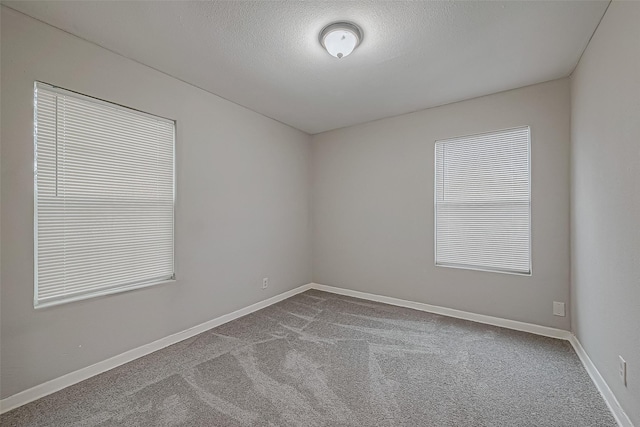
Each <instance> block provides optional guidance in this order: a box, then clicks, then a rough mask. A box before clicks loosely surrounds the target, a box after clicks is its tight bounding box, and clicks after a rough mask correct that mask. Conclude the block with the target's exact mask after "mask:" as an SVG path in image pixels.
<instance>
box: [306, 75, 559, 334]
mask: <svg viewBox="0 0 640 427" xmlns="http://www.w3.org/2000/svg"><path fill="white" fill-rule="evenodd" d="M569 108H570V92H569V80H568V79H562V80H556V81H552V82H549V83H544V84H539V85H535V86H529V87H526V88H522V89H517V90H512V91H508V92H503V93H499V94H495V95H490V96H486V97H482V98H477V99H473V100H469V101H464V102H459V103H456V104H451V105H446V106H443V107H437V108H432V109H428V110H424V111H420V112H417V113H412V114H406V115H402V116H398V117H394V118H389V119H383V120H379V121H376V122H371V123H367V124H364V125H360V126H354V127H349V128H345V129H340V130H336V131H331V132H327V133H323V134H319V135H316V136H314V137H313V140H312V141H313V142H312V160H313V183H312V186H313V189H312V192H311V193H312V197H313V214H314V225H313V239H312V241H313V259H314V267H313V279H314V282H317V283H321V284H325V285H332V286H338V287H344V288H348V289H353V290H357V291H363V292H371V293H374V294H380V295H386V296H391V297H397V298H402V299H407V300H411V301H418V302H424V303H429V304H434V305H439V306H444V307H450V308H455V309H459V310H466V311H470V312H474V313H481V314H486V315H491V316H497V317H502V318H507V319H514V320H519V321H524V322H531V323H536V324H540V325H545V326H551V327H557V328H562V329H569V326H570V325H569V317H555V316H553V315H552V305H553V304H552V302H553V301H564V302H566V303H568V302H569V270H570V268H569V258H570V255H569V145H570V143H569V138H570V111H569ZM520 125H530V126H531V138H532V154H531V158H532V159H531V161H532V203H533V205H532V206H533V207H532V211H533V215H532V226H533V275H532V276H530V277H528V276H518V275H510V274H499V273H488V272H479V271H470V270H460V269H452V268H444V267H435V266H434V245H433V227H434V226H433V179H434V165H433V162H434V158H433V151H434V141H436V140H438V139H443V138H449V137H455V136H460V135H467V134H472V133H478V132H485V131H491V130H497V129H503V128H509V127H514V126H520Z"/></svg>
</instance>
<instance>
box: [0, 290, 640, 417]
mask: <svg viewBox="0 0 640 427" xmlns="http://www.w3.org/2000/svg"><path fill="white" fill-rule="evenodd" d="M309 289H317V290H320V291H325V292H331V293H334V294H338V295H346V296H350V297H354V298H360V299H364V300H369V301H377V302H382V303H385V304H390V305H395V306H398V307H406V308H412V309H414V310H420V311H425V312H429V313H434V314H440V315H443V316H448V317H455V318H457V319H464V320H470V321H472V322H478V323H484V324H487V325H493V326H499V327H502V328H507V329H514V330H517V331H523V332H529V333H532V334H536V335H543V336H547V337H551V338H558V339H563V340H567V341H569V342H570V343H571V345H572V346H573V348H574V349H575V351H576V353H577V354H578V357H579V358H580V361H581V362H582V364H583V365H584V367H585V369H586V370H587V373H588V374H589V376H590V377H591V380H592V381H593V383H594V384H595V386H596V388H597V389H598V391H600V394H601V395H602V397H603V398H604V401H605V402H606V404H607V406H608V407H609V409H610V410H611V412H612V414H613V416H614V418H615V419H616V421H617V422H618V424H619V425H620V427H634V426H633V424H632V423H631V420H630V419H629V417H628V416H627V415H626V413H625V412H624V410H623V409H622V407H620V404H619V403H618V400H617V399H616V397H615V396H614V394H613V392H612V391H611V389H610V388H609V386H608V385H607V383H606V382H605V381H604V378H602V376H601V375H600V372H598V369H597V368H596V367H595V365H594V364H593V362H592V361H591V359H590V358H589V356H588V355H587V353H586V352H585V350H584V348H583V347H582V345H581V344H580V342H579V341H578V339H577V338H576V337H575V336H574V335H573V334H572V333H571V332H569V331H565V330H562V329H556V328H550V327H547V326H540V325H535V324H532V323H525V322H518V321H515V320H509V319H502V318H499V317H493V316H486V315H484V314H477V313H470V312H467V311H462V310H455V309H452V308H447V307H440V306H437V305H431V304H425V303H420V302H414V301H407V300H403V299H399V298H392V297H386V296H382V295H376V294H370V293H367V292H360V291H353V290H350V289H343V288H337V287H333V286H326V285H321V284H318V283H309V284H306V285H302V286H299V287H297V288H295V289H292V290H290V291H287V292H283V293H281V294H279V295H276V296H274V297H271V298H268V299H266V300H264V301H260V302H257V303H255V304H252V305H250V306H248V307H245V308H242V309H240V310H236V311H234V312H232V313H229V314H225V315H223V316H220V317H217V318H215V319H212V320H209V321H207V322H204V323H201V324H200V325H197V326H194V327H191V328H189V329H186V330H184V331H182V332H178V333H175V334H173V335H169V336H168V337H165V338H161V339H159V340H157V341H154V342H152V343H149V344H145V345H143V346H140V347H138V348H134V349H133V350H129V351H127V352H124V353H122V354H119V355H117V356H114V357H112V358H109V359H107V360H103V361H102V362H98V363H96V364H93V365H91V366H87V367H86V368H82V369H79V370H77V371H75V372H71V373H69V374H66V375H63V376H61V377H59V378H55V379H53V380H51V381H47V382H46V383H43V384H39V385H37V386H35V387H32V388H30V389H28V390H25V391H22V392H20V393H17V394H14V395H13V396H9V397H7V398H6V399H2V400H0V414H2V413H4V412H7V411H10V410H11V409H14V408H17V407H19V406H22V405H25V404H27V403H29V402H32V401H34V400H37V399H40V398H42V397H44V396H47V395H49V394H51V393H55V392H56V391H59V390H62V389H63V388H66V387H69V386H71V385H74V384H77V383H79V382H80V381H84V380H86V379H88V378H91V377H93V376H95V375H98V374H101V373H103V372H106V371H108V370H110V369H113V368H116V367H118V366H120V365H123V364H125V363H128V362H131V361H132V360H135V359H138V358H140V357H142V356H146V355H147V354H150V353H153V352H154V351H157V350H160V349H163V348H165V347H168V346H170V345H172V344H176V343H178V342H180V341H183V340H185V339H187V338H191V337H193V336H195V335H198V334H200V333H202V332H205V331H208V330H209V329H212V328H215V327H217V326H220V325H222V324H224V323H227V322H230V321H232V320H235V319H238V318H240V317H243V316H246V315H247V314H250V313H253V312H254V311H257V310H260V309H263V308H265V307H268V306H270V305H272V304H275V303H277V302H280V301H282V300H285V299H287V298H290V297H292V296H294V295H296V294H299V293H301V292H304V291H307V290H309Z"/></svg>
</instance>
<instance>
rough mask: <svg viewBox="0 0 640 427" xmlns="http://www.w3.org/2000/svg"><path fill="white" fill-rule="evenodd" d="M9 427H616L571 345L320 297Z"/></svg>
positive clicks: (215, 334)
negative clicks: (123, 426) (122, 426)
mask: <svg viewBox="0 0 640 427" xmlns="http://www.w3.org/2000/svg"><path fill="white" fill-rule="evenodd" d="M0 424H1V425H2V426H116V425H118V426H120V425H125V426H174V425H183V426H438V427H440V426H580V427H587V426H599V427H600V426H615V425H616V423H615V421H614V419H613V417H612V416H611V414H610V413H609V411H608V409H607V407H606V405H605V403H604V401H603V400H602V398H601V397H600V395H599V394H598V391H597V390H596V388H595V386H594V385H593V384H592V383H591V381H590V379H589V376H588V375H587V373H586V371H585V370H584V368H583V367H582V365H581V364H580V361H579V360H578V357H577V356H576V354H575V352H574V351H573V349H572V348H571V346H570V345H569V343H567V342H565V341H560V340H555V339H551V338H545V337H540V336H536V335H530V334H527V333H522V332H515V331H510V330H506V329H501V328H497V327H492V326H486V325H481V324H478V323H473V322H467V321H463V320H457V319H451V318H447V317H442V316H438V315H433V314H429V313H423V312H419V311H414V310H409V309H404V308H398V307H393V306H389V305H385V304H378V303H372V302H368V301H363V300H358V299H354V298H349V297H343V296H338V295H334V294H329V293H325V292H319V291H308V292H305V293H303V294H299V295H297V296H294V297H292V298H289V299H287V300H285V301H283V302H280V303H278V304H276V305H273V306H271V307H268V308H266V309H264V310H261V311H259V312H256V313H253V314H251V315H249V316H246V317H243V318H241V319H238V320H235V321H233V322H230V323H227V324H225V325H222V326H220V327H218V328H215V329H212V330H210V331H207V332H205V333H202V334H200V335H198V336H195V337H193V338H190V339H188V340H185V341H182V342H180V343H178V344H175V345H173V346H170V347H167V348H166V349H163V350H160V351H158V352H156V353H153V354H150V355H148V356H145V357H143V358H141V359H138V360H135V361H133V362H131V363H128V364H126V365H123V366H121V367H119V368H116V369H113V370H111V371H109V372H106V373H104V374H101V375H98V376H96V377H94V378H91V379H89V380H86V381H83V382H81V383H79V384H76V385H75V386H72V387H69V388H67V389H65V390H62V391H60V392H58V393H55V394H52V395H50V396H47V397H45V398H42V399H40V400H38V401H36V402H33V403H30V404H28V405H25V406H22V407H20V408H17V409H15V410H13V411H10V412H8V413H6V414H4V415H2V416H1V417H0Z"/></svg>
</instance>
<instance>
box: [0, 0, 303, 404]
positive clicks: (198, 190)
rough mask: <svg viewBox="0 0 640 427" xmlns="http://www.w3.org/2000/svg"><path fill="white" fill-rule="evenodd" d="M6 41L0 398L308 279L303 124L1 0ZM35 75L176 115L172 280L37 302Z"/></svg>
mask: <svg viewBox="0 0 640 427" xmlns="http://www.w3.org/2000/svg"><path fill="white" fill-rule="evenodd" d="M1 40H2V46H1V49H2V50H1V52H2V71H1V76H2V101H1V102H2V133H1V137H2V148H1V149H2V153H1V154H2V168H1V171H2V195H1V196H2V197H1V202H2V207H1V209H2V212H1V217H2V223H1V227H2V255H3V256H2V268H1V281H2V289H1V299H2V303H1V319H0V320H1V323H2V329H1V334H2V349H1V366H0V371H1V377H0V383H1V387H2V388H1V392H0V396H1V397H2V398H5V397H8V396H10V395H13V394H15V393H17V392H20V391H22V390H25V389H27V388H30V387H32V386H35V385H37V384H40V383H43V382H45V381H47V380H51V379H53V378H56V377H59V376H61V375H63V374H66V373H69V372H72V371H75V370H77V369H80V368H82V367H85V366H88V365H91V364H93V363H96V362H98V361H101V360H104V359H106V358H109V357H111V356H114V355H117V354H120V353H123V352H124V351H127V350H130V349H132V348H136V347H138V346H140V345H143V344H146V343H149V342H151V341H154V340H156V339H159V338H163V337H166V336H168V335H170V334H172V333H175V332H178V331H182V330H184V329H186V328H188V327H191V326H194V325H197V324H199V323H202V322H204V321H207V320H210V319H213V318H216V317H218V316H220V315H222V314H225V313H229V312H231V311H234V310H236V309H239V308H242V307H246V306H248V305H250V304H252V303H255V302H257V301H260V300H263V299H266V298H268V297H271V296H274V295H276V294H279V293H281V292H284V291H286V290H289V289H292V288H294V287H297V286H299V285H302V284H305V283H309V282H310V281H311V258H310V255H311V252H310V249H311V247H310V233H311V229H310V196H309V188H310V137H309V136H308V135H306V134H304V133H302V132H300V131H297V130H294V129H293V128H290V127H288V126H285V125H283V124H281V123H278V122H276V121H274V120H271V119H268V118H266V117H264V116H261V115H259V114H257V113H254V112H251V111H249V110H247V109H245V108H243V107H240V106H237V105H235V104H233V103H231V102H228V101H225V100H223V99H221V98H219V97H216V96H214V95H211V94H209V93H207V92H204V91H202V90H200V89H197V88H195V87H193V86H190V85H188V84H185V83H182V82H180V81H178V80H176V79H173V78H171V77H168V76H166V75H164V74H162V73H159V72H157V71H154V70H152V69H150V68H148V67H145V66H142V65H140V64H138V63H135V62H133V61H131V60H129V59H126V58H124V57H121V56H119V55H116V54H114V53H111V52H109V51H107V50H105V49H102V48H100V47H98V46H96V45H93V44H90V43H88V42H85V41H83V40H81V39H78V38H76V37H74V36H71V35H69V34H67V33H64V32H62V31H60V30H57V29H55V28H53V27H50V26H48V25H45V24H43V23H41V22H38V21H35V20H33V19H31V18H28V17H26V16H24V15H22V14H19V13H17V12H15V11H13V10H11V9H7V8H5V7H3V8H2V36H1ZM35 80H40V81H44V82H47V83H51V84H55V85H58V86H61V87H64V88H68V89H71V90H74V91H78V92H81V93H85V94H88V95H91V96H95V97H98V98H103V99H106V100H109V101H113V102H116V103H119V104H123V105H127V106H130V107H134V108H137V109H140V110H144V111H148V112H151V113H153V114H157V115H161V116H164V117H169V118H173V119H176V120H177V142H176V163H177V205H176V265H177V277H178V280H177V281H176V282H175V283H171V284H166V285H161V286H156V287H151V288H146V289H141V290H136V291H131V292H126V293H122V294H117V295H112V296H108V297H102V298H95V299H91V300H86V301H81V302H75V303H70V304H65V305H61V306H57V307H51V308H46V309H39V310H34V308H33V84H34V81H35ZM263 277H269V279H270V282H269V283H270V284H269V288H268V289H267V290H265V291H263V290H261V284H262V278H263Z"/></svg>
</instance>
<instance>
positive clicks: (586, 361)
mask: <svg viewBox="0 0 640 427" xmlns="http://www.w3.org/2000/svg"><path fill="white" fill-rule="evenodd" d="M311 288H312V289H317V290H319V291H325V292H331V293H334V294H339V295H346V296H350V297H354V298H360V299H364V300H369V301H377V302H382V303H385V304H390V305H395V306H399V307H406V308H412V309H414V310H420V311H426V312H428V313H434V314H441V315H443V316H449V317H455V318H457V319H464V320H470V321H472V322H478V323H485V324H487V325H493V326H500V327H502V328H507V329H515V330H516V331H523V332H529V333H532V334H536V335H543V336H546V337H551V338H558V339H562V340H566V341H569V342H570V343H571V345H572V346H573V348H574V349H575V351H576V353H577V355H578V357H579V358H580V361H581V362H582V365H583V366H584V368H585V369H586V371H587V373H588V374H589V376H590V377H591V380H592V381H593V383H594V384H595V386H596V388H597V389H598V391H599V392H600V394H601V395H602V397H603V398H604V401H605V403H606V404H607V406H608V407H609V410H610V411H611V413H612V414H613V417H614V418H615V419H616V421H617V422H618V425H619V426H620V427H634V426H633V424H632V423H631V420H630V419H629V417H628V416H627V414H626V413H625V412H624V410H623V409H622V407H621V406H620V404H619V403H618V400H617V399H616V397H615V395H614V394H613V392H612V391H611V389H610V388H609V386H608V385H607V383H606V382H605V381H604V378H602V376H601V375H600V372H598V369H596V367H595V365H594V364H593V362H592V361H591V359H590V358H589V356H588V355H587V353H586V352H585V350H584V348H582V345H581V344H580V341H578V338H576V336H575V335H573V333H571V332H569V331H565V330H563V329H556V328H550V327H547V326H540V325H535V324H532V323H525V322H518V321H516V320H508V319H502V318H500V317H492V316H486V315H484V314H476V313H470V312H467V311H461V310H455V309H452V308H446V307H440V306H437V305H430V304H424V303H420V302H414V301H407V300H403V299H398V298H392V297H385V296H381V295H376V294H370V293H367V292H360V291H353V290H351V289H343V288H336V287H333V286H327V285H320V284H318V283H311Z"/></svg>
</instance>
